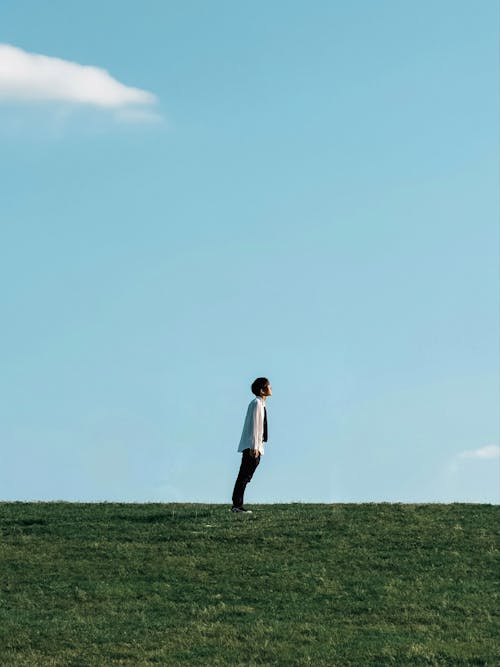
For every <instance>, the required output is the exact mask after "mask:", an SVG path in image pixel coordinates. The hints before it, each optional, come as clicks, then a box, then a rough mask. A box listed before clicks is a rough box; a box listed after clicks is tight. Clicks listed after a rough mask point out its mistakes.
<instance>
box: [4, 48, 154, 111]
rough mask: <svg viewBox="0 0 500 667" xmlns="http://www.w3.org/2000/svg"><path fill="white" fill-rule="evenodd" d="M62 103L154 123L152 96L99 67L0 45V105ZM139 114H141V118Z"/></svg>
mask: <svg viewBox="0 0 500 667" xmlns="http://www.w3.org/2000/svg"><path fill="white" fill-rule="evenodd" d="M2 100H4V101H14V102H25V103H30V102H40V101H46V102H49V101H51V102H64V103H72V104H75V105H87V106H92V107H98V108H101V109H112V110H116V111H119V112H121V114H122V117H125V116H123V113H124V112H125V111H129V112H130V113H132V112H135V113H136V115H135V116H133V114H132V116H133V119H134V120H135V121H137V120H139V119H141V120H142V121H144V120H148V121H150V120H151V119H153V118H154V119H155V120H157V119H158V118H159V116H158V114H157V113H156V112H154V111H152V107H153V105H154V104H155V103H156V97H155V96H154V95H153V94H152V93H150V92H148V91H146V90H141V89H140V88H132V87H130V86H126V85H124V84H123V83H120V82H119V81H117V80H116V79H114V78H113V77H112V76H111V75H110V74H108V72H106V70H103V69H100V68H99V67H91V66H87V65H80V64H78V63H74V62H70V61H68V60H62V59H61V58H53V57H51V56H45V55H40V54H35V53H28V52H27V51H23V50H22V49H19V48H16V47H14V46H10V45H8V44H0V102H1V101H2ZM141 114H142V115H141Z"/></svg>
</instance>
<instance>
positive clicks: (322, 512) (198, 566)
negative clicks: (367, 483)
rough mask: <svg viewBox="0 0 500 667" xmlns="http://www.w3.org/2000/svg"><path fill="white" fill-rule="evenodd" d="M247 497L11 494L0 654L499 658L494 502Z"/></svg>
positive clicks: (51, 660) (14, 660)
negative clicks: (176, 500) (245, 501)
mask: <svg viewBox="0 0 500 667" xmlns="http://www.w3.org/2000/svg"><path fill="white" fill-rule="evenodd" d="M249 507H250V508H251V509H253V510H254V513H253V514H252V515H243V516H242V515H234V514H231V513H230V512H229V511H228V506H227V505H224V506H223V505H199V504H165V505H162V504H146V505H135V504H134V505H129V504H94V505H92V504H69V503H1V504H0V529H1V542H0V573H1V576H0V664H1V665H8V666H10V665H13V666H14V665H15V666H20V665H23V666H24V665H29V666H30V667H31V666H36V667H38V666H40V667H44V666H46V665H54V666H55V665H61V666H63V665H64V667H66V666H73V665H74V666H82V667H84V666H86V665H89V666H90V665H99V666H102V665H134V666H135V665H169V666H175V667H177V666H182V665H199V666H203V667H212V666H218V665H224V666H226V665H227V666H228V667H229V666H230V667H239V666H241V667H243V666H245V667H250V666H252V665H283V666H286V667H288V666H290V667H292V666H295V665H314V666H315V667H317V666H322V665H325V666H328V667H330V666H336V665H338V666H339V667H348V666H350V665H353V666H355V667H364V666H365V665H366V666H368V665H452V666H453V667H456V666H459V665H488V666H489V665H491V667H498V665H500V646H499V641H498V638H499V637H500V625H499V589H498V579H497V580H496V579H495V578H496V576H497V575H498V571H499V568H498V566H499V558H498V556H499V541H498V527H499V521H498V520H499V514H500V507H499V506H491V505H465V504H454V505H398V504H396V505H390V504H360V505H346V504H342V505H336V504H334V505H318V504H314V505H311V504H286V505H254V506H249ZM496 531H497V532H496Z"/></svg>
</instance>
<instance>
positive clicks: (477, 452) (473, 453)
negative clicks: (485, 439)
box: [459, 445, 500, 459]
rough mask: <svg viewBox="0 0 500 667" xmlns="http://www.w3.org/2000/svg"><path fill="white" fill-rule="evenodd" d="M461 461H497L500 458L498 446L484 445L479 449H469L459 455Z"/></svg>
mask: <svg viewBox="0 0 500 667" xmlns="http://www.w3.org/2000/svg"><path fill="white" fill-rule="evenodd" d="M459 458H461V459H498V458H500V446H499V445H486V446H485V447H480V448H479V449H470V450H468V451H466V452H461V453H460V454H459Z"/></svg>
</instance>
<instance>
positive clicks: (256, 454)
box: [250, 449, 260, 458]
mask: <svg viewBox="0 0 500 667" xmlns="http://www.w3.org/2000/svg"><path fill="white" fill-rule="evenodd" d="M259 454H260V452H259V450H258V449H250V456H254V457H255V458H257V457H258V456H259Z"/></svg>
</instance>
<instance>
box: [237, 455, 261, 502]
mask: <svg viewBox="0 0 500 667" xmlns="http://www.w3.org/2000/svg"><path fill="white" fill-rule="evenodd" d="M259 463H260V454H259V455H258V456H252V455H251V454H250V450H249V449H244V450H243V455H242V457H241V465H240V471H239V473H238V477H237V478H236V484H235V485H234V491H233V506H234V507H242V506H243V494H244V493H245V487H246V485H247V484H248V482H249V481H250V480H251V479H252V477H253V474H254V472H255V470H256V468H257V466H258V465H259Z"/></svg>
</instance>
